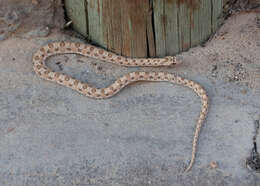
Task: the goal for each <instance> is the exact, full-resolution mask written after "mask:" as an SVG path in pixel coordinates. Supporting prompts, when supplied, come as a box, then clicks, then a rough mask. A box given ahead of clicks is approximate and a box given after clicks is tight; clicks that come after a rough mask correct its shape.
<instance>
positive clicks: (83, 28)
mask: <svg viewBox="0 0 260 186" xmlns="http://www.w3.org/2000/svg"><path fill="white" fill-rule="evenodd" d="M85 3H86V2H85V0H77V1H71V0H65V8H66V13H67V16H68V17H69V18H70V19H71V20H72V21H73V28H74V29H75V30H77V31H78V32H79V33H81V34H82V35H84V36H85V37H87V33H88V30H87V21H86V18H87V12H86V11H85V7H86V4H85Z"/></svg>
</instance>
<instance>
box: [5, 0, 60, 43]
mask: <svg viewBox="0 0 260 186" xmlns="http://www.w3.org/2000/svg"><path fill="white" fill-rule="evenodd" d="M63 25H64V12H63V7H62V1H61V0H54V1H52V0H20V1H17V0H8V1H3V2H2V1H1V2H0V28H1V29H0V40H4V39H6V38H8V37H10V36H12V35H13V36H19V37H26V38H33V37H44V36H47V35H48V34H49V32H50V28H53V27H58V28H62V27H63Z"/></svg>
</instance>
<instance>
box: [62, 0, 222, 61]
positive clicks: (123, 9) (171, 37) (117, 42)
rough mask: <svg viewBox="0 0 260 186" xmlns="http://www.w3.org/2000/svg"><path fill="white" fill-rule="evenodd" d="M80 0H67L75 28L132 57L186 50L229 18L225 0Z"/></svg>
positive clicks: (114, 50)
mask: <svg viewBox="0 0 260 186" xmlns="http://www.w3.org/2000/svg"><path fill="white" fill-rule="evenodd" d="M75 2H76V1H73V0H65V6H66V10H67V14H68V16H69V17H70V19H71V20H73V28H74V29H75V30H77V31H79V32H80V33H81V34H83V35H84V36H86V37H88V39H89V40H90V41H91V42H92V43H93V44H96V45H99V46H101V47H103V48H105V49H107V50H109V51H112V52H115V53H117V54H120V55H124V56H129V57H153V56H157V57H163V56H166V55H175V54H177V53H179V52H182V51H186V50H188V49H189V48H191V47H193V46H196V45H198V44H200V43H202V42H204V41H205V40H207V39H208V38H209V37H210V35H211V34H212V33H214V32H215V31H216V29H217V28H218V27H219V25H220V24H221V23H222V21H223V19H222V11H223V7H222V6H223V2H222V0H142V1H140V0H77V3H75ZM72 10H73V11H72ZM75 10H77V11H75Z"/></svg>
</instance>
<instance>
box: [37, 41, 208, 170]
mask: <svg viewBox="0 0 260 186" xmlns="http://www.w3.org/2000/svg"><path fill="white" fill-rule="evenodd" d="M62 54H78V55H82V56H86V57H91V58H95V59H98V60H102V61H105V62H110V63H114V64H117V65H121V66H126V67H137V66H141V67H163V66H168V67H169V66H174V65H177V64H179V63H181V62H180V61H178V60H177V59H176V56H166V57H163V58H132V57H125V56H121V55H117V54H116V53H113V52H110V51H108V50H105V49H102V48H99V47H96V46H94V45H91V44H85V43H80V42H68V41H60V42H51V43H48V44H46V45H45V46H42V47H41V48H40V49H39V50H38V51H37V52H35V53H34V54H33V57H32V61H33V69H34V71H35V73H36V74H37V75H38V76H40V77H41V78H43V79H45V80H48V81H52V82H55V83H57V84H60V85H63V86H65V87H68V88H71V89H73V90H75V91H77V92H79V93H81V94H83V95H85V96H87V97H90V98H95V99H105V98H109V97H112V96H114V95H115V94H117V93H118V92H119V91H120V90H122V89H123V88H124V87H126V86H127V85H129V84H131V83H134V82H139V81H144V82H169V83H173V84H177V85H181V86H185V87H188V88H190V89H192V90H193V91H194V92H195V93H196V94H197V95H198V97H200V100H201V111H200V114H199V117H198V119H197V123H196V127H195V132H194V135H193V140H192V151H191V160H190V162H189V164H188V166H187V167H186V168H185V172H188V171H190V170H191V168H192V166H193V164H194V162H195V157H196V151H197V143H198V138H199V135H200V131H201V128H202V126H203V123H204V122H205V119H206V116H207V113H208V105H209V103H208V102H209V101H208V100H209V99H208V96H207V93H206V91H205V89H204V88H203V87H202V86H201V85H200V84H199V83H196V82H194V81H192V80H189V79H185V78H183V77H181V76H178V75H175V74H173V73H168V72H153V71H151V72H145V71H143V72H140V71H136V72H131V73H128V74H125V75H124V76H122V77H120V78H118V79H117V80H116V81H114V82H113V83H112V84H111V85H110V86H108V87H106V88H96V87H93V86H91V85H89V84H87V83H85V82H81V81H80V80H78V79H75V78H73V77H71V76H69V75H66V74H64V73H61V72H55V71H53V70H52V69H50V68H49V67H48V66H47V65H46V59H48V58H49V57H50V56H54V55H62Z"/></svg>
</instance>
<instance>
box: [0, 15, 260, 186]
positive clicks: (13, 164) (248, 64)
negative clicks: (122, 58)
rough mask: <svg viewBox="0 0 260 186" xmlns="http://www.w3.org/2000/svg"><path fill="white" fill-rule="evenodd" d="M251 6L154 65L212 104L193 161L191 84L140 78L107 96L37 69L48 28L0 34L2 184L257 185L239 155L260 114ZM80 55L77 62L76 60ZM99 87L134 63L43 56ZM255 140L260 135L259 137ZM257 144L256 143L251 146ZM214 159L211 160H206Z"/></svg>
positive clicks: (257, 35)
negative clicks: (88, 93) (206, 38)
mask: <svg viewBox="0 0 260 186" xmlns="http://www.w3.org/2000/svg"><path fill="white" fill-rule="evenodd" d="M258 23H259V22H258V20H257V13H240V14H238V15H234V16H232V17H231V18H229V19H228V20H227V21H226V23H225V25H223V27H222V28H221V29H220V30H219V31H218V33H217V34H216V35H215V36H214V37H213V39H212V40H211V41H210V42H208V43H207V44H206V46H204V47H196V48H193V49H191V50H189V51H188V52H185V53H183V54H181V55H179V56H178V58H179V59H180V60H182V61H183V64H182V65H180V66H178V67H176V68H161V69H158V70H165V71H169V72H173V73H177V74H179V75H182V76H184V77H187V78H190V79H192V80H195V81H197V82H199V83H201V84H202V85H203V86H204V87H205V88H206V90H207V91H208V94H209V97H210V109H209V115H208V118H207V121H206V123H205V125H204V127H203V130H202V133H201V136H200V138H199V146H198V154H197V159H196V163H195V166H194V167H193V169H192V171H191V172H189V173H187V174H183V173H182V170H184V167H185V165H186V164H187V163H188V161H189V160H190V154H191V142H192V136H193V131H194V127H195V123H196V119H197V116H198V113H199V111H200V107H199V105H200V102H199V99H198V97H196V95H195V94H194V93H193V92H192V91H191V90H189V89H186V88H183V87H180V86H175V85H172V84H167V83H138V84H134V85H131V86H129V87H127V88H126V89H124V90H123V91H122V92H120V93H119V94H118V95H116V96H115V97H113V98H110V99H107V100H92V99H89V98H86V97H84V96H82V95H80V94H78V93H77V92H74V91H72V90H70V89H68V88H65V87H62V86H59V85H57V84H54V83H50V82H47V81H44V80H42V79H40V78H38V77H37V76H36V75H35V73H34V72H33V70H32V62H31V57H32V54H33V52H35V51H36V50H37V49H38V48H39V47H40V46H41V45H44V44H46V43H48V42H51V41H60V40H70V41H76V40H79V39H76V38H72V37H70V36H68V35H65V34H62V33H60V32H59V31H57V30H52V34H51V35H49V36H48V37H36V38H33V39H28V38H27V39H26V38H24V37H18V36H17V37H12V38H9V39H7V40H4V41H1V42H0V80H1V81H0V185H12V186H15V185H80V186H81V185H113V186H114V185H137V186H140V185H154V186H160V185H221V186H222V185H253V186H254V185H260V175H259V174H257V173H254V172H251V171H249V170H248V169H247V168H246V166H245V159H246V158H247V157H248V156H249V154H250V150H251V148H252V137H253V135H254V120H258V119H260V118H259V117H260V99H259V98H260V76H259V74H260V62H259V61H260V52H259V51H260V29H259V24H258ZM83 62H84V63H83ZM49 63H50V64H49V65H50V67H51V68H53V69H54V70H56V71H63V72H66V73H68V74H71V75H73V76H74V77H77V78H79V79H81V80H83V81H87V82H89V83H91V84H93V85H95V86H97V87H104V86H107V85H109V84H110V83H111V82H113V81H114V80H115V79H117V78H118V77H119V76H120V75H123V74H125V73H126V72H129V71H134V70H151V69H152V70H155V69H153V68H131V69H129V68H124V67H118V66H115V65H111V64H106V63H104V62H99V61H96V60H93V59H89V58H85V57H81V56H76V55H61V56H55V57H52V58H50V59H49ZM258 145H260V138H258ZM259 148H260V147H259ZM212 161H216V162H217V163H218V168H216V169H211V168H210V167H209V164H210V162H212Z"/></svg>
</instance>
